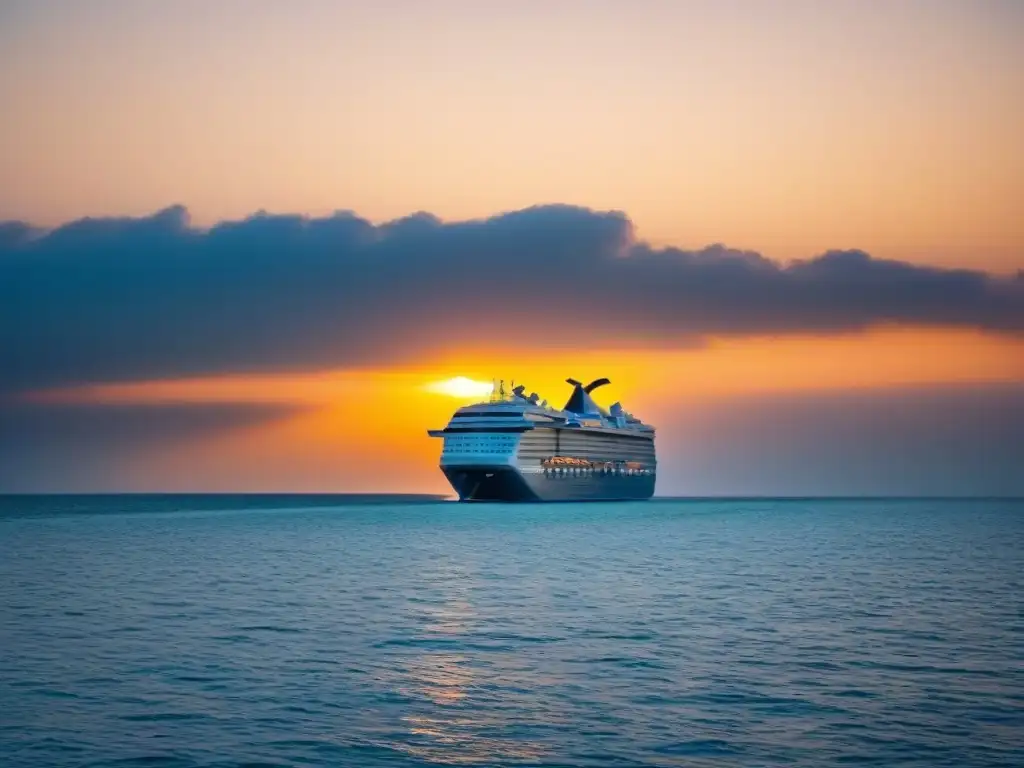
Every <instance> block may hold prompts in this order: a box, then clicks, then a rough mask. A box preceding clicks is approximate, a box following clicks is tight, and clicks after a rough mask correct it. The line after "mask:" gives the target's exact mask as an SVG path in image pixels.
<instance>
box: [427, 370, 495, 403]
mask: <svg viewBox="0 0 1024 768" xmlns="http://www.w3.org/2000/svg"><path fill="white" fill-rule="evenodd" d="M493 388H494V385H493V384H492V383H491V382H488V381H476V380H474V379H470V378H467V377H466V376H455V377H453V378H451V379H445V380H444V381H434V382H431V383H430V384H427V385H426V389H427V391H428V392H433V393H434V394H436V395H447V396H449V397H457V398H459V399H461V400H466V399H470V398H474V397H487V395H489V394H491V391H492V390H493Z"/></svg>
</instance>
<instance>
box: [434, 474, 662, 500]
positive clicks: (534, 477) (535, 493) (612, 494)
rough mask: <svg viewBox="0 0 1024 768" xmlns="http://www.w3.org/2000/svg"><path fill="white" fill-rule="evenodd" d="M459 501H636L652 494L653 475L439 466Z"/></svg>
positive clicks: (647, 497)
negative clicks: (547, 473) (575, 474)
mask: <svg viewBox="0 0 1024 768" xmlns="http://www.w3.org/2000/svg"><path fill="white" fill-rule="evenodd" d="M441 469H442V471H443V472H444V474H445V477H447V478H448V482H449V483H451V485H452V488H453V489H454V490H455V492H456V493H457V494H458V495H459V501H475V502H481V501H492V502H493V501H504V502H556V501H562V502H567V501H639V500H644V499H649V498H651V496H653V495H654V482H655V478H654V476H645V477H640V476H637V477H629V476H614V475H609V476H595V475H590V476H582V477H573V476H545V475H544V474H542V473H522V472H520V471H519V470H518V469H516V468H515V467H509V466H493V467H459V468H452V467H442V468H441Z"/></svg>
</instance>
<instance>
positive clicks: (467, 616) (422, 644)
mask: <svg viewBox="0 0 1024 768" xmlns="http://www.w3.org/2000/svg"><path fill="white" fill-rule="evenodd" d="M437 566H438V567H437V569H436V570H434V571H433V572H432V573H429V574H424V577H425V581H427V582H428V583H429V584H430V585H431V586H432V587H433V588H432V589H430V590H427V591H428V592H429V593H430V596H429V597H422V598H420V597H417V598H412V599H411V601H410V602H411V608H412V611H411V612H412V614H413V617H412V618H414V619H415V620H416V621H417V622H418V623H420V624H421V626H422V631H421V632H420V634H419V637H418V638H416V639H415V640H412V641H410V642H409V647H412V648H415V649H417V650H419V651H422V652H421V653H420V654H419V655H416V656H411V657H408V656H407V657H405V658H403V659H402V660H401V661H400V662H399V663H397V664H396V665H395V673H396V679H395V681H394V687H395V690H396V692H397V693H399V694H400V695H401V696H402V697H405V698H408V699H411V701H410V702H409V705H410V707H409V708H410V709H411V712H410V713H408V714H406V715H404V716H403V717H402V722H403V723H404V724H405V726H406V727H407V729H408V733H409V738H408V739H407V740H405V741H404V742H403V743H402V744H401V747H400V748H401V749H402V751H404V752H406V753H407V754H408V755H410V756H412V757H415V758H417V759H419V760H426V761H428V762H432V763H444V764H451V765H493V764H496V763H508V762H519V761H523V762H535V761H537V760H539V759H540V758H541V757H542V756H543V751H542V749H541V748H540V746H539V745H537V744H533V743H530V742H528V741H525V740H523V739H522V738H516V735H521V730H522V729H521V728H519V726H520V725H522V724H521V723H519V722H517V721H516V717H515V713H516V712H522V711H525V710H524V708H523V707H522V706H517V704H520V702H517V701H516V700H515V698H516V696H521V695H523V694H516V693H515V690H516V689H515V687H514V684H515V681H514V680H513V679H511V678H512V675H513V674H514V673H513V672H512V670H506V669H503V667H504V666H505V665H504V664H503V663H502V660H503V658H510V657H511V656H512V652H511V651H504V650H502V646H501V643H500V641H496V640H495V639H494V638H493V637H489V636H488V634H487V633H486V632H481V631H480V629H481V627H480V621H479V617H478V616H477V615H476V613H475V612H474V610H473V606H472V604H471V602H470V600H469V592H470V588H471V586H472V574H470V573H469V572H468V569H466V568H464V567H462V566H460V565H457V564H454V563H452V562H443V563H437ZM452 648H458V649H459V651H457V652H456V651H453V650H450V649H452ZM485 712H486V713H488V714H483V713H485ZM495 713H503V714H502V715H500V716H495ZM504 713H507V714H504ZM517 732H518V734H517ZM499 734H500V735H499Z"/></svg>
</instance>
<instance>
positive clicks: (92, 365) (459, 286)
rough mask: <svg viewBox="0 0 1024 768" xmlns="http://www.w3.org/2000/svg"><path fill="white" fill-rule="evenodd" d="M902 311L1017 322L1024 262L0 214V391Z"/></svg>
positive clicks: (521, 215)
mask: <svg viewBox="0 0 1024 768" xmlns="http://www.w3.org/2000/svg"><path fill="white" fill-rule="evenodd" d="M885 323H905V324H915V325H938V326H958V327H970V328H980V329H985V330H988V331H992V332H1008V333H1021V332H1022V331H1024V276H1022V275H1020V274H1018V275H1017V276H1015V277H997V276H992V275H987V274H984V273H981V272H975V271H970V270H950V269H938V268H932V267H924V266H915V265H910V264H905V263H900V262H895V261H885V260H880V259H875V258H872V257H871V256H869V255H868V254H866V253H863V252H860V251H832V252H828V253H825V254H823V255H821V256H818V257H816V258H813V259H810V260H806V261H800V262H795V263H792V264H788V265H784V264H780V263H777V262H774V261H771V260H768V259H766V258H764V257H763V256H761V255H759V254H757V253H753V252H748V251H737V250H733V249H730V248H726V247H725V246H721V245H713V246H709V247H707V248H704V249H701V250H698V251H685V250H680V249H676V248H662V249H659V248H653V247H651V246H650V245H648V244H646V243H643V242H640V241H638V240H637V239H636V238H635V237H634V234H633V227H632V225H631V223H630V221H629V219H628V218H627V217H626V216H625V215H624V214H622V213H619V212H595V211H591V210H588V209H584V208H577V207H571V206H564V205H551V206H540V207H535V208H528V209H525V210H520V211H515V212H511V213H506V214H502V215H499V216H495V217H492V218H489V219H484V220H477V221H464V222H453V223H446V222H442V221H440V220H439V219H437V218H436V217H434V216H431V215H429V214H416V215H414V216H409V217H407V218H404V219H400V220H397V221H393V222H389V223H385V224H380V225H374V224H372V223H370V222H368V221H366V220H364V219H362V218H360V217H358V216H356V215H355V214H353V213H349V212H342V213H337V214H335V215H333V216H329V217H325V218H306V217H301V216H292V215H269V214H266V213H262V212H261V213H258V214H256V215H254V216H251V217H249V218H247V219H244V220H240V221H230V222H224V223H221V224H218V225H216V226H214V227H213V228H211V229H209V230H199V229H194V228H192V227H190V225H189V219H188V213H187V211H186V210H185V209H184V208H182V207H180V206H176V207H171V208H168V209H166V210H163V211H160V212H158V213H156V214H154V215H152V216H148V217H142V218H111V219H83V220H80V221H75V222H71V223H69V224H66V225H64V226H62V227H59V228H57V229H55V230H52V231H49V232H38V231H35V230H33V229H32V228H31V227H29V226H28V225H26V224H22V223H18V222H13V223H7V224H0V362H2V365H0V391H4V390H6V391H8V392H10V391H15V390H24V389H30V388H38V387H44V386H57V385H64V384H74V383H83V382H97V381H113V380H126V379H147V378H163V377H169V376H185V375H202V374H213V373H222V372H229V371H230V372H246V371H269V370H288V369H292V370H296V369H316V368H327V367H346V366H359V365H378V364H387V363H392V362H396V361H400V360H404V359H410V358H415V357H417V356H421V355H424V354H427V353H429V352H432V351H438V350H447V349H458V348H465V347H467V346H468V345H478V346H482V345H487V346H490V347H494V346H502V345H504V346H509V345H516V346H519V347H521V348H522V347H525V348H530V349H542V348H558V347H566V346H568V347H573V348H578V347H580V346H602V345H605V346H621V345H651V344H658V345H668V346H672V345H682V344H692V343H694V342H695V341H699V340H700V339H702V338H704V337H706V336H708V335H751V334H769V333H770V334H784V333H798V332H839V331H856V330H860V329H864V328H867V327H870V326H872V325H877V324H885Z"/></svg>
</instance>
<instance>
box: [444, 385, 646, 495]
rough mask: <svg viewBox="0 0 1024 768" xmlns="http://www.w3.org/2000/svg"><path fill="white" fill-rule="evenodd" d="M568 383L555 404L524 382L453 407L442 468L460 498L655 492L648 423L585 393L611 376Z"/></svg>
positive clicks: (500, 387)
mask: <svg viewBox="0 0 1024 768" xmlns="http://www.w3.org/2000/svg"><path fill="white" fill-rule="evenodd" d="M566 381H568V383H569V384H571V385H572V386H573V392H572V395H571V396H570V397H569V402H567V403H566V404H565V407H564V408H562V409H561V410H558V409H555V408H551V407H550V406H548V404H547V401H543V402H538V401H539V397H538V396H537V394H536V393H533V394H531V395H529V396H526V395H525V394H524V392H525V387H522V386H519V387H515V388H514V389H513V390H512V392H511V393H509V394H507V395H506V393H505V391H504V384H502V385H500V386H498V387H495V392H494V394H492V395H491V398H490V400H489V401H488V402H483V403H477V404H475V405H469V406H465V407H463V408H459V409H458V410H457V411H456V412H455V414H454V415H453V416H452V418H451V420H450V421H449V422H448V425H447V426H446V427H445V428H444V429H432V430H430V431H429V434H430V436H431V437H439V438H442V439H443V440H444V448H443V449H442V451H441V471H442V472H444V474H445V477H447V478H448V481H449V482H450V483H451V484H452V487H453V488H454V489H455V491H456V493H458V495H459V500H460V501H621V500H626V499H649V498H650V497H651V496H652V495H653V494H654V482H655V478H656V472H657V460H656V458H655V452H654V427H651V426H649V425H647V424H644V423H643V422H641V421H640V420H639V419H637V418H634V417H633V416H632V415H630V414H628V413H626V412H625V411H624V410H623V409H622V405H621V404H620V403H615V404H614V405H613V406H612V407H611V408H610V409H608V410H607V411H606V410H604V409H603V408H601V407H600V406H598V405H597V404H596V403H595V402H594V400H593V398H591V396H590V393H591V392H593V391H594V390H595V389H597V388H598V387H602V386H604V385H606V384H610V383H611V382H610V381H609V380H608V379H597V380H596V381H592V382H590V384H587V385H586V386H583V384H581V383H580V382H578V381H576V380H575V379H566Z"/></svg>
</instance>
